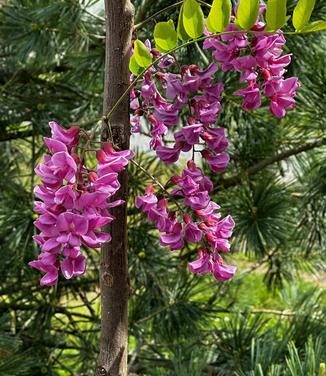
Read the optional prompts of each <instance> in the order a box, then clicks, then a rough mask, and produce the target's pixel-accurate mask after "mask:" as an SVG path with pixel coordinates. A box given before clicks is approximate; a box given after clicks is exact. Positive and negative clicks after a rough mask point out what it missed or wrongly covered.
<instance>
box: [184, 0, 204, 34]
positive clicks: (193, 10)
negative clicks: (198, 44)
mask: <svg viewBox="0 0 326 376" xmlns="http://www.w3.org/2000/svg"><path fill="white" fill-rule="evenodd" d="M183 26H184V28H185V31H186V33H187V34H188V35H189V36H190V37H191V38H197V37H200V36H201V35H202V34H203V31H204V13H203V11H202V10H201V7H200V5H199V4H198V3H197V1H196V0H186V1H185V2H184V7H183Z"/></svg>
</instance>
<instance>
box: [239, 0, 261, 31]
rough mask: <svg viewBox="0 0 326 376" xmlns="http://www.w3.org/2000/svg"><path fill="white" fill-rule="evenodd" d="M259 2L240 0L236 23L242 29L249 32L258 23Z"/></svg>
mask: <svg viewBox="0 0 326 376" xmlns="http://www.w3.org/2000/svg"><path fill="white" fill-rule="evenodd" d="M259 4H260V1H259V0H240V3H239V7H238V11H237V19H236V23H237V25H238V26H240V27H241V28H242V29H245V30H249V29H250V28H251V27H252V26H253V25H254V24H255V22H256V20H257V17H258V11H259Z"/></svg>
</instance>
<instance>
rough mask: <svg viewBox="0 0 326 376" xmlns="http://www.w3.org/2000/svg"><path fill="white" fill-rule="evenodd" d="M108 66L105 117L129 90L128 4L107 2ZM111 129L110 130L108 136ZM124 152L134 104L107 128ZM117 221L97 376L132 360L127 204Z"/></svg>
mask: <svg viewBox="0 0 326 376" xmlns="http://www.w3.org/2000/svg"><path fill="white" fill-rule="evenodd" d="M105 13H106V60H105V86H104V101H103V114H104V116H105V115H107V114H108V112H109V111H110V109H111V108H112V107H113V106H114V104H115V103H116V102H117V101H118V99H119V98H120V97H121V96H122V94H123V92H124V91H125V90H126V89H127V87H128V85H129V56H130V46H131V34H132V28H133V6H132V5H131V3H130V1H129V0H105ZM109 127H110V128H111V130H109ZM111 133H112V137H113V142H114V144H115V145H117V146H118V147H119V148H120V149H123V150H125V149H128V148H129V139H130V124H129V98H128V96H126V98H125V99H124V100H123V101H121V103H120V105H119V106H118V107H117V108H116V110H115V111H114V113H113V114H112V116H111V118H110V121H109V124H108V122H106V121H104V122H103V131H102V141H108V140H110V137H111ZM119 181H120V184H121V188H120V190H119V191H118V192H117V194H116V195H115V197H114V199H123V200H125V202H127V193H128V174H127V171H124V172H122V173H121V174H120V175H119ZM112 214H113V216H114V217H115V220H114V221H113V222H112V223H111V224H110V226H108V227H107V228H106V230H107V231H109V232H110V234H111V236H112V241H111V243H109V244H105V245H104V246H103V247H102V249H101V265H100V286H101V309H102V311H101V340H100V354H99V358H98V364H97V370H96V375H100V376H125V375H127V354H128V348H127V345H128V296H129V283H128V260H127V210H126V204H124V205H121V206H119V207H117V208H114V209H112Z"/></svg>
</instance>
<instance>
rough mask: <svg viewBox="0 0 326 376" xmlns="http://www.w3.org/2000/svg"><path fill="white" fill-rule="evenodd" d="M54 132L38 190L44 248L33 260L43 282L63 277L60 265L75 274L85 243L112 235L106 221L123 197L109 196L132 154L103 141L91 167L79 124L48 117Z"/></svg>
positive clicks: (80, 270) (66, 274) (37, 223)
mask: <svg viewBox="0 0 326 376" xmlns="http://www.w3.org/2000/svg"><path fill="white" fill-rule="evenodd" d="M49 125H50V128H51V131H52V137H51V138H45V139H44V142H45V144H46V146H47V148H48V150H49V154H46V155H45V156H44V162H43V163H41V164H40V165H38V166H37V167H36V169H35V172H36V174H37V175H38V176H39V177H40V179H41V184H39V185H38V186H37V187H36V188H35V190H34V193H35V196H36V197H37V198H38V199H39V200H40V201H36V202H35V211H36V213H38V214H39V217H38V219H37V220H36V221H35V226H36V227H37V229H38V230H39V231H40V234H39V235H36V236H34V240H35V241H36V242H37V244H38V245H39V246H40V248H41V253H40V255H39V257H38V259H37V260H35V261H31V262H30V263H29V265H30V266H32V267H33V268H35V269H38V270H40V271H41V272H43V273H45V275H44V276H43V278H42V279H41V285H49V286H51V285H54V284H56V283H57V282H58V277H59V270H61V272H62V274H63V276H64V277H65V278H67V279H70V278H72V277H75V276H79V275H81V274H83V273H84V272H85V269H86V258H85V256H83V255H82V252H81V246H82V245H84V246H86V247H90V248H98V247H100V246H101V245H102V244H103V243H105V242H109V241H110V240H111V238H110V235H109V234H107V233H105V232H102V231H101V227H103V226H105V225H106V224H108V223H110V222H112V221H113V219H114V218H113V217H112V215H111V214H110V213H109V209H110V208H112V207H114V206H118V205H121V204H122V203H123V201H121V200H118V201H110V199H111V197H112V196H113V195H114V194H115V193H116V192H117V191H118V189H119V188H120V184H119V181H118V173H119V172H121V171H122V170H124V169H125V167H126V166H127V164H128V161H129V160H130V159H131V158H132V157H133V153H132V152H131V151H129V150H126V151H115V150H114V149H113V147H112V145H111V144H108V143H107V144H104V145H103V147H102V149H101V150H99V151H98V152H97V161H98V164H97V170H96V171H93V170H89V169H87V168H86V167H85V166H84V161H83V160H82V159H81V158H80V157H79V156H78V155H77V154H76V148H77V146H78V143H79V133H80V129H79V128H78V127H72V128H70V129H68V130H66V129H64V128H62V127H60V126H59V125H58V124H57V123H55V122H50V123H49Z"/></svg>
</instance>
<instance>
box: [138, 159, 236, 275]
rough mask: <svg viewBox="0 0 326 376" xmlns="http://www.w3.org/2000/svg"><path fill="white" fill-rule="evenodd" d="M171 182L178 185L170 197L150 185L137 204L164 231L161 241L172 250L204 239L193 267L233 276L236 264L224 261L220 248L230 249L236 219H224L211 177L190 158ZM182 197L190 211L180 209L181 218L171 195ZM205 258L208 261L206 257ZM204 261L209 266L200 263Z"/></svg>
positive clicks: (196, 270) (176, 197) (175, 198)
mask: <svg viewBox="0 0 326 376" xmlns="http://www.w3.org/2000/svg"><path fill="white" fill-rule="evenodd" d="M170 182H171V183H172V184H173V186H174V188H173V189H172V190H171V191H170V192H169V194H168V197H169V198H164V197H160V195H159V194H156V195H155V193H154V189H153V187H152V186H150V187H148V188H147V190H146V192H145V195H143V196H139V197H137V199H136V206H137V207H138V208H140V209H141V210H142V212H144V213H146V214H147V218H148V219H149V220H150V221H151V222H154V223H155V226H156V228H157V229H158V230H159V231H160V232H161V233H162V234H161V236H160V244H161V245H162V246H166V247H169V248H170V250H179V249H182V248H183V247H184V240H187V241H188V242H190V243H203V244H205V247H204V248H201V250H200V259H199V260H198V261H195V262H193V263H190V264H189V270H190V271H191V272H193V273H201V274H203V273H207V272H212V273H213V274H214V276H215V278H216V279H218V280H222V281H225V280H228V279H230V278H232V276H233V275H234V273H235V271H236V268H235V267H233V266H229V265H226V264H224V263H223V260H222V258H221V256H220V255H219V252H229V250H230V244H229V241H228V239H229V238H230V236H231V235H232V230H233V227H234V221H233V219H232V217H231V216H227V217H225V218H224V219H221V214H220V213H218V212H217V211H218V209H220V207H219V206H218V205H217V204H216V203H215V202H213V201H211V199H210V196H209V193H210V192H211V191H212V190H213V184H212V182H211V180H210V179H209V178H208V177H207V176H205V175H204V174H203V172H202V170H201V169H199V168H198V167H196V165H195V163H194V162H193V161H189V162H188V164H187V168H185V169H184V170H183V172H182V175H181V176H173V177H172V178H171V180H170ZM180 198H183V204H184V206H185V210H186V211H182V212H181V213H179V216H180V217H181V218H178V216H177V213H176V212H175V211H171V210H169V208H168V206H169V199H171V200H176V201H177V202H178V200H179V199H180ZM178 207H179V206H178ZM179 208H180V207H179ZM203 255H204V256H205V257H204V256H203ZM204 259H205V260H206V259H207V262H206V261H205V262H204V261H202V260H204ZM200 262H203V263H204V264H205V267H204V266H202V267H199V266H197V265H198V264H199V263H200Z"/></svg>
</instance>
